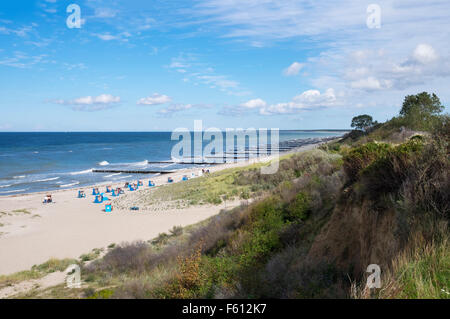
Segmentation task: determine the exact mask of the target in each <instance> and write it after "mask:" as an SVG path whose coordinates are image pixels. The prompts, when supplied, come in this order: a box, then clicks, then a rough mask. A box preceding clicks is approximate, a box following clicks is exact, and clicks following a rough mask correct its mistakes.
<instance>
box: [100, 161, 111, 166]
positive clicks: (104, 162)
mask: <svg viewBox="0 0 450 319" xmlns="http://www.w3.org/2000/svg"><path fill="white" fill-rule="evenodd" d="M98 165H100V166H106V165H109V163H108V161H101V162H100V163H98Z"/></svg>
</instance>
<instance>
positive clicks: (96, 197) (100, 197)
mask: <svg viewBox="0 0 450 319" xmlns="http://www.w3.org/2000/svg"><path fill="white" fill-rule="evenodd" d="M94 203H96V204H101V203H103V196H102V195H97V196H95V201H94Z"/></svg>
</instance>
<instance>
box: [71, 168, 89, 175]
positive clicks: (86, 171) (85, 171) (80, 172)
mask: <svg viewBox="0 0 450 319" xmlns="http://www.w3.org/2000/svg"><path fill="white" fill-rule="evenodd" d="M87 173H92V168H90V169H87V170H84V171H79V172H72V173H70V175H81V174H87Z"/></svg>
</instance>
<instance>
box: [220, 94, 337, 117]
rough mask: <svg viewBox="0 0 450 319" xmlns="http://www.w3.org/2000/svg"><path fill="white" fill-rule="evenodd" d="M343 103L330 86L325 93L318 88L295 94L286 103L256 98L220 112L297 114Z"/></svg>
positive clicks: (223, 113) (226, 113) (233, 113)
mask: <svg viewBox="0 0 450 319" xmlns="http://www.w3.org/2000/svg"><path fill="white" fill-rule="evenodd" d="M341 104H342V103H341V102H340V101H338V98H337V96H336V94H335V91H334V89H333V88H329V89H327V90H326V91H325V92H323V93H321V92H320V91H318V90H307V91H304V92H303V93H301V94H299V95H297V96H294V97H293V98H292V100H291V101H290V102H284V103H276V104H270V105H269V104H268V103H267V102H266V101H264V100H262V99H254V100H250V101H247V102H245V103H242V104H240V105H239V106H227V107H225V108H224V109H223V110H222V111H221V112H219V114H221V115H230V116H237V115H242V114H243V113H244V112H246V111H249V110H258V112H259V114H261V115H273V114H295V113H298V112H301V111H305V110H313V109H317V108H325V107H333V106H339V105H341Z"/></svg>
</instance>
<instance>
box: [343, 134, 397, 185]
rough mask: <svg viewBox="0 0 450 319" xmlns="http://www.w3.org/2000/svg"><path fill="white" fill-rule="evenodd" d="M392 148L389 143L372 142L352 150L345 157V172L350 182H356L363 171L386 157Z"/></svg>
mask: <svg viewBox="0 0 450 319" xmlns="http://www.w3.org/2000/svg"><path fill="white" fill-rule="evenodd" d="M390 149H391V146H390V145H389V144H387V143H375V142H370V143H367V144H364V145H362V146H359V147H357V148H354V149H352V150H351V151H350V152H349V153H348V155H346V156H345V157H344V171H345V173H346V174H347V177H348V179H349V181H350V182H355V181H356V180H357V179H358V178H359V175H360V173H361V171H362V170H363V169H364V168H366V167H367V166H369V165H370V164H371V163H372V162H374V161H375V160H376V159H378V158H380V157H382V156H384V155H385V154H386V153H387V152H388V151H389V150H390Z"/></svg>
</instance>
